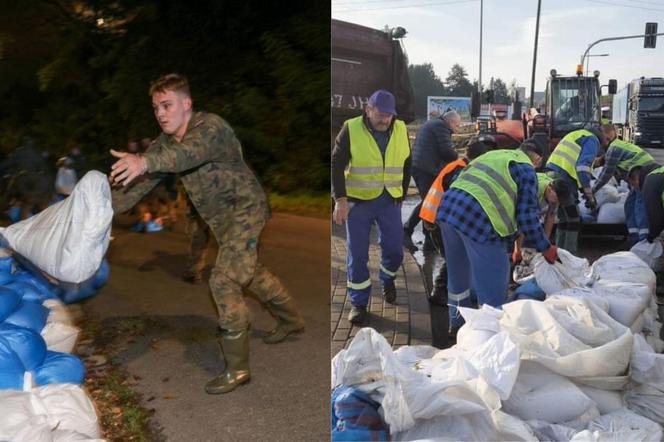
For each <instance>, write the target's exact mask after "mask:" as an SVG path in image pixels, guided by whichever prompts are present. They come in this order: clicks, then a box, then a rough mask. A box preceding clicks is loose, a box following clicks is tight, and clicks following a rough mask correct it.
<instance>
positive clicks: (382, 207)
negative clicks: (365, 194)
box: [346, 192, 403, 307]
mask: <svg viewBox="0 0 664 442" xmlns="http://www.w3.org/2000/svg"><path fill="white" fill-rule="evenodd" d="M374 223H375V224H376V225H377V226H378V244H379V245H380V249H381V256H380V280H381V281H382V282H383V283H385V282H391V281H394V278H395V277H396V273H397V270H398V269H399V267H400V266H401V263H402V261H403V227H402V226H401V203H400V202H399V203H396V202H395V200H394V198H392V196H390V194H388V193H387V192H383V194H382V195H381V196H379V197H378V198H376V199H373V200H369V201H360V202H357V203H356V204H355V205H354V206H353V207H352V208H351V210H350V214H349V215H348V221H347V222H346V247H347V249H348V257H347V264H348V294H349V296H350V298H351V302H352V304H353V305H354V306H357V307H359V306H366V305H367V303H368V302H369V294H370V293H371V276H370V275H369V268H368V262H369V238H370V235H371V227H372V226H373V225H374Z"/></svg>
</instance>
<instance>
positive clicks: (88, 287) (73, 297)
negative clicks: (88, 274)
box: [60, 279, 96, 304]
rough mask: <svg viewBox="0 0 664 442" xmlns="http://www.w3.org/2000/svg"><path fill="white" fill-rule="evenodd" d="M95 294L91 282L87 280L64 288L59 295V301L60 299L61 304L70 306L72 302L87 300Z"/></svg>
mask: <svg viewBox="0 0 664 442" xmlns="http://www.w3.org/2000/svg"><path fill="white" fill-rule="evenodd" d="M95 293H96V290H95V287H94V284H93V280H92V279H88V280H87V281H83V282H82V283H80V284H73V285H72V286H71V287H69V288H66V289H65V290H64V291H63V292H62V293H61V294H60V299H62V302H64V303H65V304H72V303H74V302H78V301H82V300H83V299H85V298H89V297H90V296H92V295H94V294H95Z"/></svg>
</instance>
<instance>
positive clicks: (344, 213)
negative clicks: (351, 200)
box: [332, 198, 350, 225]
mask: <svg viewBox="0 0 664 442" xmlns="http://www.w3.org/2000/svg"><path fill="white" fill-rule="evenodd" d="M349 212H350V207H349V206H348V198H339V199H338V200H336V201H335V202H334V213H333V214H332V219H333V220H334V222H335V223H337V224H338V225H342V224H343V223H344V222H345V221H347V220H348V213H349Z"/></svg>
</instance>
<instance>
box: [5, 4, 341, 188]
mask: <svg viewBox="0 0 664 442" xmlns="http://www.w3.org/2000/svg"><path fill="white" fill-rule="evenodd" d="M0 8H1V10H2V11H3V12H2V14H0V102H2V103H3V106H2V107H0V149H1V150H2V151H3V152H4V153H6V152H7V151H9V150H11V149H13V148H15V147H16V146H17V145H18V144H19V143H20V140H21V138H22V136H23V135H25V134H31V135H33V137H34V138H35V139H36V140H37V142H38V144H39V147H40V148H42V149H46V150H49V151H51V152H52V153H53V154H54V155H62V154H64V153H66V152H67V151H68V150H69V149H70V148H71V147H73V146H75V145H77V146H81V147H83V150H84V152H85V153H86V155H87V156H88V157H90V158H91V159H93V160H94V159H98V160H99V162H100V163H103V162H108V161H109V160H110V158H109V154H108V149H109V148H111V147H122V146H124V145H126V143H127V140H128V139H130V138H142V137H155V136H157V135H158V134H159V132H160V129H159V127H158V125H157V124H156V122H155V118H154V116H153V114H152V107H151V102H150V97H148V94H147V91H148V87H149V85H150V81H152V80H154V79H156V78H157V77H159V76H160V75H162V74H165V73H169V72H178V73H181V74H185V75H187V77H188V78H189V81H190V83H191V89H192V95H193V99H194V106H195V108H197V109H199V110H206V111H209V112H214V113H217V114H219V115H221V116H222V117H223V118H225V119H226V120H228V121H229V122H230V124H231V125H232V126H233V128H234V129H235V132H236V134H237V135H238V137H239V138H240V141H241V142H242V144H243V147H244V150H245V157H246V158H247V160H248V161H249V162H250V163H251V165H252V166H253V167H254V169H255V170H256V171H257V172H258V174H259V175H260V176H261V178H262V179H263V181H264V182H265V184H267V185H268V187H270V188H271V189H272V190H276V191H280V192H291V191H295V190H299V189H313V190H320V191H325V190H327V189H328V188H329V145H328V142H329V135H328V131H329V129H328V128H329V107H328V106H329V105H328V104H327V103H328V102H327V101H326V100H324V99H322V98H323V97H325V96H326V94H328V92H329V89H330V78H329V64H330V60H329V45H330V42H329V12H328V13H326V12H325V10H324V8H321V7H320V6H319V4H318V2H316V1H314V0H303V1H300V2H286V3H283V2H273V3H264V2H260V1H258V0H218V1H213V0H202V1H196V2H182V1H178V0H21V1H20V2H16V1H9V0H0Z"/></svg>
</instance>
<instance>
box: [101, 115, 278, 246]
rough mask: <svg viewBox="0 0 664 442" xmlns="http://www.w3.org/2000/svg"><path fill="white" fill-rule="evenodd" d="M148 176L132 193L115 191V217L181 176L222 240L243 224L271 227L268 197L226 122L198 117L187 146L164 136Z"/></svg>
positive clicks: (150, 153)
mask: <svg viewBox="0 0 664 442" xmlns="http://www.w3.org/2000/svg"><path fill="white" fill-rule="evenodd" d="M144 157H145V160H146V163H147V167H148V173H147V174H146V176H144V177H142V179H140V180H138V181H137V182H136V183H134V184H132V185H130V186H129V187H128V188H123V189H117V190H114V191H113V209H114V211H115V213H121V212H124V211H126V210H128V209H130V208H131V207H133V206H134V205H135V204H136V203H138V202H139V201H140V200H141V198H142V197H143V196H144V195H145V194H147V193H148V192H150V191H151V190H152V189H153V188H154V187H155V186H156V185H157V184H159V182H160V181H161V180H162V179H163V177H164V173H178V174H180V179H181V180H182V184H183V185H184V187H185V189H186V191H187V194H188V195H189V198H190V199H191V201H192V203H193V204H194V207H195V208H196V210H198V213H199V214H200V215H201V217H202V218H203V219H204V220H205V222H206V223H207V224H208V225H209V226H210V227H211V228H212V231H213V232H214V233H215V236H216V237H217V239H219V240H221V239H222V237H223V236H224V234H225V233H226V232H227V231H228V230H229V228H230V227H232V226H233V225H234V224H237V223H246V222H248V220H252V221H254V222H265V220H266V219H267V217H268V214H269V210H268V206H267V200H266V197H265V192H264V191H263V188H262V187H261V185H260V183H259V182H258V179H257V178H256V176H255V175H254V173H253V172H252V171H251V169H250V168H249V167H248V166H247V164H246V163H245V162H244V159H243V158H242V146H241V145H240V142H239V141H238V139H237V138H236V137H235V134H234V133H233V129H232V128H231V127H230V125H229V124H228V123H227V122H226V121H224V120H223V119H222V118H221V117H219V116H217V115H215V114H209V113H205V112H195V113H194V114H193V115H192V116H191V119H190V120H189V124H188V126H187V131H186V132H185V134H184V137H182V141H180V142H177V141H176V140H175V138H173V137H172V136H170V135H166V134H164V133H162V134H161V135H159V137H158V138H157V139H156V140H154V141H153V143H152V144H151V145H150V147H149V148H148V149H147V151H146V152H145V154H144Z"/></svg>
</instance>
